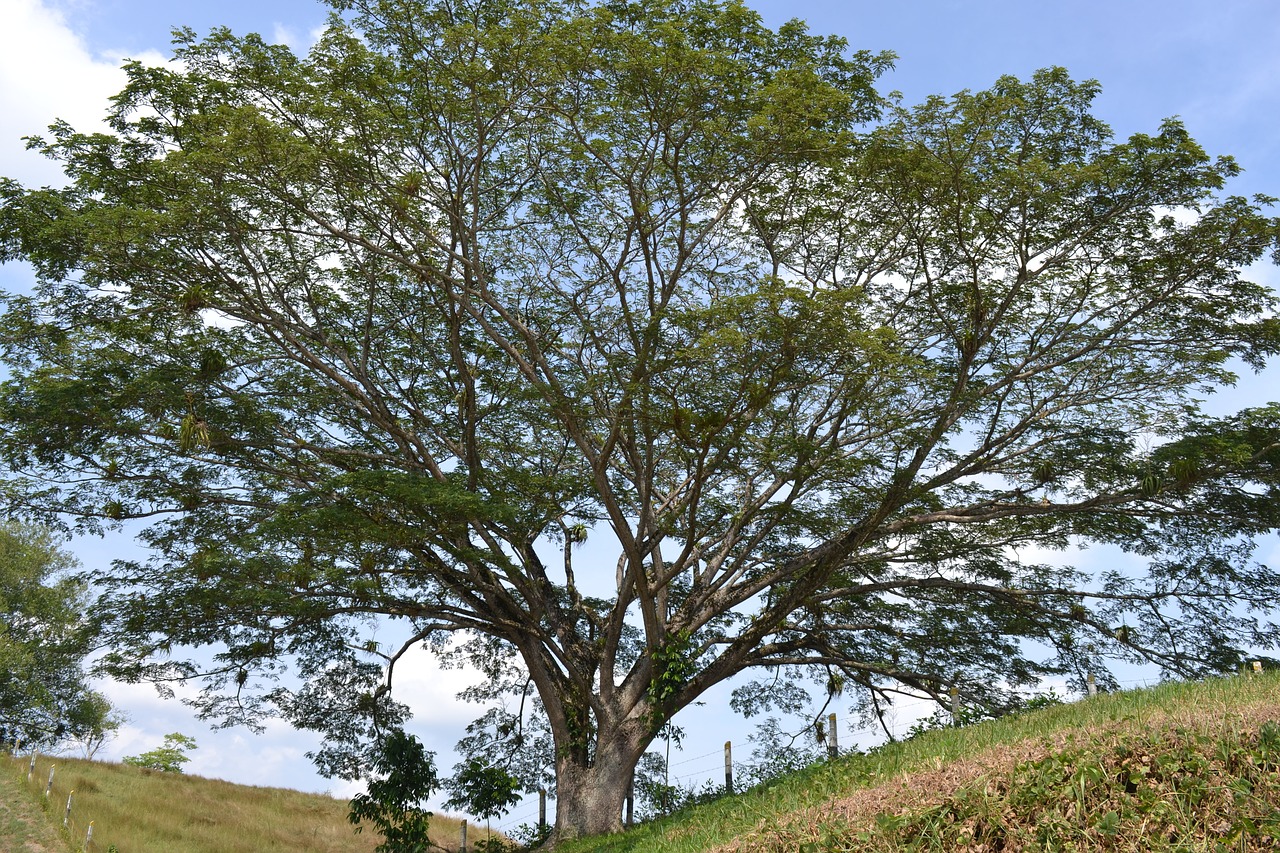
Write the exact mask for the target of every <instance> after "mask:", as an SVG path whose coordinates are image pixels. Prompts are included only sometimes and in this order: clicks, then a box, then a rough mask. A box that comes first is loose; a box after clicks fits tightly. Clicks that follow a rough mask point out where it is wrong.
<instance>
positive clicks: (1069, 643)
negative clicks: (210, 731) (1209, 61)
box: [0, 0, 1280, 837]
mask: <svg viewBox="0 0 1280 853" xmlns="http://www.w3.org/2000/svg"><path fill="white" fill-rule="evenodd" d="M335 5H336V7H337V10H338V12H340V13H342V14H341V16H335V17H334V18H333V19H332V20H331V22H330V25H329V28H328V30H327V32H326V33H325V35H324V36H323V37H322V38H321V40H320V41H319V43H318V44H317V45H316V46H315V47H314V48H313V49H312V51H311V52H310V54H309V55H308V56H306V57H305V58H304V57H298V56H295V55H293V54H292V53H291V52H290V51H289V50H287V49H285V48H283V47H279V46H272V45H267V44H265V43H264V42H263V41H262V40H260V39H258V38H256V37H247V38H238V37H235V36H233V35H232V34H230V33H228V32H215V33H213V34H212V35H210V36H209V37H207V38H205V39H197V38H196V37H195V36H194V35H193V34H190V33H185V34H182V35H181V36H180V38H179V42H178V50H177V56H178V58H179V59H180V60H181V62H180V64H177V65H175V66H174V67H172V68H167V69H162V68H154V67H145V66H142V65H137V64H134V65H130V66H128V69H127V70H128V75H129V82H128V86H127V87H126V89H125V90H124V91H123V92H122V93H121V94H120V95H119V96H117V98H116V99H115V102H114V107H113V111H112V114H111V127H112V132H111V133H107V134H92V135H86V134H80V133H76V132H75V131H74V130H73V129H72V128H70V127H67V126H64V125H56V126H54V127H53V128H52V131H51V134H50V136H49V137H48V138H47V139H46V140H44V141H43V142H41V143H39V144H40V145H41V146H42V147H43V149H44V150H45V152H46V153H47V154H48V155H49V156H51V157H53V158H55V159H56V160H58V161H59V162H61V163H62V164H63V167H64V168H65V171H66V173H67V175H68V177H69V179H70V180H69V184H68V185H67V186H66V187H64V188H60V189H50V188H46V189H26V188H22V187H20V186H18V185H16V184H14V183H12V182H9V183H6V184H4V186H3V189H2V192H3V213H2V214H0V246H2V247H3V249H2V250H3V256H4V258H6V259H12V258H22V259H25V260H27V261H29V262H30V263H32V264H33V265H34V266H35V268H36V270H37V272H38V285H37V286H36V288H35V290H34V293H33V294H31V295H26V296H10V297H8V299H7V313H6V314H5V316H4V318H3V324H2V327H0V346H2V347H3V353H4V356H5V361H6V363H7V365H8V369H9V371H10V378H9V379H8V381H7V382H6V383H5V384H4V386H3V391H2V393H0V420H2V421H3V425H4V427H3V433H2V435H0V451H2V452H3V460H4V462H5V463H6V464H7V465H8V466H9V468H10V469H11V471H13V472H14V474H13V476H12V477H11V478H10V480H9V483H8V485H7V487H6V492H5V494H6V495H7V496H8V499H9V501H10V503H11V504H12V505H13V506H14V507H15V509H22V510H25V511H30V512H34V513H37V514H43V515H44V517H45V518H46V519H47V520H50V521H52V520H55V519H56V518H59V517H60V518H65V519H71V520H73V521H75V522H76V523H79V524H80V525H82V526H87V527H90V528H92V527H95V526H97V525H101V526H104V527H110V526H111V525H112V524H114V523H115V522H117V521H120V520H127V519H135V520H141V521H142V522H145V524H146V526H145V532H144V533H143V534H142V537H143V540H144V541H145V542H146V543H147V544H148V545H150V546H151V548H152V549H153V555H154V556H153V557H151V558H150V559H149V560H145V561H139V562H136V563H120V564H117V565H116V566H115V567H114V568H113V569H112V570H110V571H109V572H107V573H105V575H104V576H103V577H101V578H99V581H100V582H101V583H102V584H104V585H105V587H106V588H107V589H109V590H110V591H111V592H112V596H111V598H110V602H111V605H110V606H111V608H112V612H113V614H114V621H113V623H112V624H113V625H114V630H115V631H116V632H117V654H116V655H115V657H114V658H113V659H112V661H111V662H112V663H113V665H114V666H115V668H116V670H117V672H119V673H121V674H124V675H131V676H133V677H146V676H149V677H154V678H160V679H162V678H176V677H188V676H191V677H194V676H199V677H202V678H204V679H205V681H206V683H207V687H208V692H207V694H206V705H205V709H206V710H207V711H208V712H209V713H211V714H216V715H219V716H220V717H223V718H225V719H227V720H229V721H252V720H253V719H254V718H255V717H256V716H258V715H260V714H264V713H280V714H283V715H285V716H286V717H288V718H289V719H291V720H292V721H293V722H294V723H295V724H297V725H300V726H307V727H313V728H317V729H320V730H322V731H325V732H326V733H327V734H328V735H329V737H330V738H331V741H330V746H329V747H327V748H326V749H325V750H323V751H322V752H321V754H320V755H319V756H318V757H319V758H320V759H321V762H322V764H324V765H325V766H326V768H327V769H329V770H330V771H332V772H342V773H355V772H358V770H359V753H358V752H353V751H349V750H346V749H344V748H343V747H344V745H346V744H361V743H364V742H365V741H367V739H368V737H369V736H370V735H371V734H372V733H373V732H375V731H376V730H378V729H379V728H380V727H393V726H394V725H396V724H397V723H398V722H399V721H400V720H401V719H402V718H403V715H404V714H405V713H407V710H406V709H404V708H403V707H401V706H399V705H396V704H395V703H393V702H392V701H391V698H390V697H391V694H390V687H391V685H392V675H393V671H394V666H395V664H396V662H397V661H398V660H399V659H400V657H401V655H402V654H403V653H404V651H405V650H406V649H407V648H410V647H412V646H414V645H417V644H427V645H428V646H429V647H431V648H435V649H439V650H443V649H444V648H445V647H446V646H447V645H448V642H447V641H448V637H450V636H451V635H453V634H455V633H456V632H463V636H468V637H472V638H479V639H478V640H476V641H475V642H474V643H473V646H472V649H473V650H475V649H479V651H477V652H476V654H477V655H478V657H479V659H481V660H490V661H493V660H502V659H504V658H507V657H510V658H512V659H516V660H518V661H519V669H520V677H521V678H522V679H527V681H528V683H529V684H530V685H532V689H533V690H534V691H536V694H537V697H538V699H539V700H540V702H541V705H542V707H543V708H544V709H545V712H546V715H547V724H548V727H549V729H550V731H551V733H552V739H553V741H554V761H555V764H556V767H555V772H556V777H557V788H558V796H559V804H558V809H557V818H556V819H557V830H556V831H557V833H558V834H559V836H560V837H564V836H567V835H572V834H577V833H584V832H598V831H603V830H610V829H614V828H617V826H618V824H619V816H620V806H621V803H622V799H623V797H624V794H625V791H626V788H627V784H628V781H629V779H630V776H631V774H632V771H633V768H634V767H635V765H636V762H637V760H638V759H639V757H640V756H641V755H642V753H643V752H644V751H645V749H646V747H647V746H648V745H649V743H650V742H651V741H652V739H653V738H654V737H655V733H657V732H658V731H659V730H660V729H661V728H662V727H663V726H664V724H666V723H667V722H668V721H669V720H670V719H671V717H672V716H673V715H674V714H675V713H676V712H677V711H679V710H680V709H682V708H684V707H686V706H688V705H689V704H690V703H692V702H693V701H694V700H695V699H697V698H698V697H699V696H700V695H702V694H703V693H704V692H705V691H706V690H707V689H708V688H709V687H711V686H713V685H715V684H718V683H721V682H723V681H725V680H726V679H729V678H731V677H733V676H737V675H739V674H741V673H743V672H744V671H747V670H759V669H761V668H773V669H774V670H775V671H778V672H792V671H800V672H811V673H817V674H818V675H819V677H820V678H821V679H822V680H823V681H824V683H828V684H829V685H830V688H831V689H832V690H835V689H837V688H840V687H844V688H845V689H854V688H857V689H859V690H861V691H863V692H864V694H865V695H868V696H873V697H874V696H886V695H890V694H891V693H892V691H894V690H898V689H904V688H909V689H913V690H916V691H922V692H924V693H927V694H930V695H943V694H945V693H946V691H947V690H949V688H950V687H952V686H957V687H959V688H960V689H962V691H963V692H964V694H965V696H966V699H967V700H969V701H973V702H980V703H984V704H986V705H988V706H991V707H993V708H999V707H1003V706H1005V705H1007V704H1008V703H1009V702H1010V701H1011V700H1010V697H1011V695H1012V694H1013V692H1014V691H1016V690H1017V689H1018V688H1020V687H1024V686H1026V685H1027V684H1029V683H1033V682H1034V681H1035V679H1037V678H1038V677H1040V676H1042V675H1043V674H1046V673H1064V672H1065V673H1068V674H1070V675H1072V676H1081V675H1082V674H1083V673H1084V672H1085V671H1087V670H1093V671H1095V672H1104V671H1105V670H1104V666H1103V664H1104V661H1103V658H1104V657H1106V656H1108V655H1119V656H1121V657H1132V658H1138V659H1143V660H1149V661H1154V662H1156V663H1158V664H1160V665H1161V666H1162V667H1164V668H1165V669H1166V670H1167V671H1169V672H1171V673H1179V674H1184V675H1187V674H1195V673H1200V672H1205V671H1209V670H1214V669H1220V668H1222V667H1224V666H1229V665H1230V664H1231V663H1232V662H1233V661H1234V660H1237V659H1238V655H1239V650H1240V649H1241V648H1244V647H1248V646H1269V645H1272V644H1274V643H1275V641H1276V639H1277V632H1276V628H1275V626H1274V625H1273V624H1271V623H1270V622H1269V621H1267V620H1268V619H1269V613H1270V608H1271V596H1272V595H1273V594H1274V591H1275V589H1276V586H1277V577H1276V574H1275V573H1274V572H1273V571H1272V570H1271V569H1270V568H1269V567H1267V566H1265V565H1260V564H1258V563H1257V562H1256V561H1254V559H1253V557H1252V544H1253V541H1254V539H1255V538H1256V537H1257V536H1259V535H1262V534H1265V533H1267V532H1269V531H1271V530H1274V529H1275V528H1276V526H1277V523H1278V522H1280V518H1278V504H1277V501H1276V493H1275V487H1276V473H1277V465H1278V464H1280V450H1278V449H1277V441H1280V410H1278V409H1277V408H1276V407H1271V408H1262V409H1254V410H1250V411H1244V412H1240V413H1238V414H1235V415H1233V416H1230V417H1223V418H1219V419H1216V420H1215V419H1212V418H1209V417H1208V416H1206V415H1205V414H1204V413H1203V411H1202V409H1201V405H1200V403H1199V401H1198V398H1199V397H1200V396H1202V395H1203V394H1204V393H1206V392H1208V391H1209V390H1212V389H1213V388H1216V387H1220V386H1222V385H1225V384H1230V383H1231V382H1233V381H1234V378H1235V377H1234V375H1233V373H1232V371H1233V370H1235V369H1239V368H1240V367H1242V366H1247V367H1251V368H1252V367H1257V366H1259V365H1261V364H1262V363H1263V362H1264V360H1265V358H1266V357H1267V356H1269V355H1270V354H1272V353H1273V352H1274V351H1275V350H1276V347H1277V345H1278V343H1280V334H1278V332H1277V324H1276V322H1275V321H1274V320H1272V319H1266V318H1267V317H1268V315H1269V312H1270V311H1272V310H1273V308H1274V300H1273V297H1272V295H1271V294H1270V293H1269V292H1268V291H1267V290H1266V289H1265V288H1263V287H1260V286H1258V285H1255V284H1252V283H1250V282H1248V281H1246V280H1243V279H1242V278H1241V275H1240V273H1239V270H1240V269H1241V268H1242V267H1244V266H1246V265H1248V264H1250V263H1252V262H1254V261H1256V260H1257V259H1259V258H1260V257H1261V256H1263V255H1264V254H1265V253H1266V252H1267V251H1269V250H1270V249H1272V248H1273V247H1274V246H1275V244H1276V239H1277V224H1276V221H1275V220H1273V219H1271V218H1268V217H1267V216H1266V215H1264V213H1263V212H1262V211H1261V209H1260V207H1259V205H1262V204H1264V203H1265V200H1256V201H1254V202H1250V201H1248V200H1245V199H1241V198H1234V197H1226V196H1223V195H1222V194H1221V190H1222V188H1223V186H1224V183H1225V181H1226V180H1227V179H1228V178H1230V177H1231V176H1232V174H1233V173H1234V172H1235V171H1236V166H1235V165H1234V164H1233V163H1232V162H1231V161H1230V160H1229V159H1220V160H1212V159H1210V158H1209V157H1207V156H1206V154H1205V153H1204V152H1203V151H1202V150H1201V148H1200V147H1199V146H1197V145H1196V143H1195V142H1194V141H1193V140H1192V139H1191V138H1190V137H1189V136H1188V134H1187V132H1186V131H1185V130H1184V128H1183V127H1182V126H1181V125H1180V124H1178V123H1177V122H1175V121H1170V122H1167V123H1166V124H1164V125H1163V126H1162V127H1160V128H1159V129H1158V130H1156V132H1154V134H1151V135H1138V136H1134V137H1133V138H1131V139H1129V140H1128V141H1126V142H1116V141H1114V140H1113V139H1112V137H1111V134H1110V132H1109V130H1108V128H1107V127H1106V125H1105V124H1103V123H1102V122H1101V121H1099V120H1098V119H1096V118H1095V117H1094V116H1093V115H1092V114H1091V112H1090V105H1091V101H1092V99H1093V97H1094V96H1095V95H1096V93H1097V86H1096V85H1095V84H1093V83H1077V82H1073V81H1072V80H1071V79H1070V78H1069V77H1068V76H1067V74H1066V73H1065V72H1063V71H1061V70H1050V71H1045V72H1042V73H1039V74H1037V75H1036V76H1035V77H1034V78H1033V79H1031V80H1030V81H1019V80H1015V79H1001V80H1000V81H999V82H998V83H997V84H996V85H995V87H994V88H993V89H991V90H990V91H986V92H979V93H961V94H959V95H957V96H955V97H954V98H950V99H943V98H938V99H934V100H930V101H929V102H927V103H925V104H924V105H923V106H921V107H919V108H917V109H913V110H907V109H900V108H898V107H896V106H894V105H892V104H886V103H884V102H882V101H881V99H880V98H879V97H878V96H877V95H876V94H875V93H874V91H873V89H872V84H873V82H874V80H875V78H876V77H877V75H878V74H879V73H880V72H881V71H882V70H883V69H884V68H885V67H886V65H887V62H888V58H887V57H886V56H874V55H870V54H865V53H850V52H849V51H848V49H847V46H846V45H845V44H844V43H843V42H842V41H841V40H839V39H835V38H823V37H816V36H813V35H810V34H809V33H808V32H807V31H806V30H805V28H804V27H803V26H802V25H800V24H798V23H790V24H787V25H784V26H783V27H781V28H780V29H778V30H776V31H775V30H771V29H769V28H766V27H764V26H763V25H762V24H761V22H760V19H759V18H758V17H757V16H756V15H755V14H754V13H752V12H750V11H749V10H747V9H746V8H744V7H743V6H741V5H738V4H736V3H732V2H727V3H726V2H719V1H718V0H654V2H644V3H632V2H625V0H608V2H599V3H580V2H563V3H562V2H557V0H398V2H391V0H386V2H382V0H355V2H336V3H335ZM586 537H591V538H592V540H593V541H592V543H591V544H590V545H589V546H588V548H587V549H585V550H582V551H576V550H575V549H576V548H577V546H578V545H579V544H580V543H581V542H582V541H583V539H584V538H586ZM606 543H609V544H612V545H613V547H614V552H613V553H611V554H610V555H609V556H608V558H607V559H606V560H604V561H599V560H592V561H591V562H590V563H584V562H582V560H581V559H580V560H579V562H576V563H575V562H574V557H575V555H582V554H586V553H591V554H599V553H600V552H601V550H602V549H603V548H604V547H605V545H606ZM1088 543H1110V544H1114V545H1118V546H1120V547H1121V548H1123V549H1125V550H1127V551H1129V552H1131V553H1132V554H1135V555H1137V556H1138V557H1140V558H1141V560H1142V563H1141V564H1142V565H1146V566H1147V568H1146V569H1143V570H1132V571H1114V572H1109V573H1106V574H1102V575H1092V574H1089V573H1086V572H1083V571H1081V570H1078V569H1074V568H1063V567H1061V565H1060V563H1061V562H1064V561H1053V563H1054V564H1044V563H1041V562H1038V561H1036V560H1033V559H1031V558H1030V557H1029V556H1028V555H1029V554H1030V555H1034V554H1036V553H1039V552H1040V550H1041V549H1045V548H1051V549H1052V548H1065V547H1068V546H1076V545H1081V544H1088ZM386 619H391V620H395V621H396V622H397V623H398V624H401V625H403V626H405V629H404V633H405V636H404V638H403V639H404V641H403V643H397V644H395V645H394V646H388V645H386V643H385V637H386V634H387V630H386V628H385V627H383V628H381V629H380V630H381V631H382V633H381V634H380V635H379V636H380V637H381V638H382V640H383V644H382V645H379V643H378V642H375V641H374V638H373V636H374V635H373V633H372V631H373V630H374V628H375V627H377V626H379V625H382V624H383V620H386ZM201 645H213V646H214V647H215V648H216V649H217V657H216V663H215V665H214V666H212V667H207V666H206V667H200V666H197V664H195V663H192V662H190V661H185V660H183V659H182V658H181V656H178V657H172V658H171V657H166V653H170V652H176V651H178V650H181V649H182V648H184V647H191V646H201ZM280 675H287V676H288V678H285V679H284V680H277V677H278V676H280ZM751 692H752V688H751V686H750V685H748V686H747V687H745V688H744V692H743V693H742V694H741V695H742V697H743V701H744V702H748V703H749V702H750V701H751V700H752V696H751ZM756 698H757V699H760V700H762V701H765V700H768V699H769V698H770V697H769V695H768V694H765V693H763V692H762V694H761V695H759V696H757V697H756Z"/></svg>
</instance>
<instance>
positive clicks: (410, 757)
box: [347, 730, 438, 853]
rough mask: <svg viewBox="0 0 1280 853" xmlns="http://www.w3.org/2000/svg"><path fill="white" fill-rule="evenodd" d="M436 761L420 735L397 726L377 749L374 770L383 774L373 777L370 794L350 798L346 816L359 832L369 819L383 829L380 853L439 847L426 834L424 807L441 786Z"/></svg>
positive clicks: (407, 852) (410, 852)
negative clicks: (349, 809) (377, 777)
mask: <svg viewBox="0 0 1280 853" xmlns="http://www.w3.org/2000/svg"><path fill="white" fill-rule="evenodd" d="M434 759H435V754H434V753H431V752H427V750H426V749H425V748H424V747H423V746H422V743H421V742H420V741H419V740H418V739H417V738H415V737H414V736H413V735H410V734H406V733H405V732H403V731H398V730H397V731H393V732H391V733H390V734H388V735H386V737H384V738H383V740H382V742H381V743H380V744H379V747H378V749H377V750H375V752H374V756H373V769H374V772H375V773H377V774H382V775H383V778H380V779H371V780H370V781H369V792H368V793H367V794H357V795H356V796H355V798H354V799H352V800H351V811H350V812H349V813H348V815H347V819H348V820H350V821H351V822H352V823H354V824H355V825H356V832H360V831H361V830H362V829H363V828H364V827H362V826H361V825H360V823H361V821H367V822H368V823H371V824H373V825H374V826H375V827H376V828H377V830H378V831H379V832H381V833H382V837H383V838H384V839H385V842H384V843H383V844H379V845H378V847H377V850H378V853H420V851H425V850H429V849H430V848H431V847H433V846H434V845H433V844H432V843H431V840H430V839H429V838H428V837H427V830H428V829H429V827H430V822H431V812H429V811H426V810H425V809H423V808H422V807H421V804H422V803H423V802H424V801H425V800H426V799H427V798H428V797H430V796H431V794H432V792H433V791H435V789H436V786H437V784H438V782H437V779H436V767H435V760H434Z"/></svg>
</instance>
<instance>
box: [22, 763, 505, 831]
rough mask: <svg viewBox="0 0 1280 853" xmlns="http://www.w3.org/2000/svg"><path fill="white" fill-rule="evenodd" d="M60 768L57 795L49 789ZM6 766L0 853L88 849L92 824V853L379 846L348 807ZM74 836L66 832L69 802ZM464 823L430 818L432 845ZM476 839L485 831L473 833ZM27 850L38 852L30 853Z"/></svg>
mask: <svg viewBox="0 0 1280 853" xmlns="http://www.w3.org/2000/svg"><path fill="white" fill-rule="evenodd" d="M50 765H55V766H56V769H55V772H54V784H53V791H52V792H51V794H50V796H49V799H48V801H47V803H46V802H45V801H44V796H43V794H44V788H45V785H46V783H47V782H48V779H49V767H50ZM28 766H29V758H28V757H27V756H19V757H18V758H16V759H12V758H7V757H6V759H5V762H4V764H3V766H2V767H0V809H3V810H2V811H0V850H4V851H15V853H17V851H24V853H26V851H30V853H37V851H38V853H68V851H79V850H81V849H82V845H83V843H84V839H85V834H86V832H87V829H88V824H89V822H90V821H93V824H94V826H93V843H92V846H91V850H90V853H106V851H107V850H108V849H109V847H110V845H115V846H116V848H118V850H119V851H120V853H264V852H265V851H295V853H303V851H306V853H361V851H372V850H373V849H374V847H376V846H377V845H378V842H379V841H380V840H381V839H380V836H379V835H378V834H377V833H376V832H375V831H373V830H372V829H367V830H366V831H364V832H362V833H360V834H358V835H357V834H355V832H354V827H352V826H351V824H350V823H348V822H347V806H348V804H347V802H346V801H345V800H336V799H334V798H332V797H327V796H324V795H321V794H304V793H301V792H299V791H290V790H287V789H283V788H258V787H251V786H247V785H234V784H232V783H230V782H223V781H221V780H217V779H205V778H202V777H200V776H191V775H187V774H172V773H157V772H155V771H151V770H143V769H140V768H137V767H130V766H127V765H123V764H107V763H103V762H97V761H82V760H77V759H70V758H63V757H49V756H38V757H37V760H36V772H35V773H34V774H33V776H32V779H31V781H30V782H29V783H28V782H27V769H28ZM71 791H75V795H74V797H73V798H72V810H71V820H70V821H69V828H68V830H66V831H65V832H64V831H61V829H60V828H61V827H62V820H63V816H64V814H65V808H66V802H67V795H68V793H70V792H71ZM459 823H460V821H458V820H456V819H453V818H449V817H443V816H437V817H435V818H432V821H431V829H432V836H433V840H434V841H435V842H436V843H437V844H440V845H442V846H443V847H444V848H445V849H447V850H454V849H456V848H457V845H458V841H459ZM469 832H470V839H469V840H470V841H471V842H472V845H474V842H475V840H477V839H478V838H483V836H484V828H483V827H475V826H472V827H469ZM23 845H30V846H29V847H24V846H23Z"/></svg>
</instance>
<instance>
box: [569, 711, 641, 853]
mask: <svg viewBox="0 0 1280 853" xmlns="http://www.w3.org/2000/svg"><path fill="white" fill-rule="evenodd" d="M635 741H636V738H634V737H632V736H628V735H627V734H625V733H622V732H618V731H616V730H615V731H614V732H610V733H608V735H606V736H603V737H601V738H600V739H599V740H598V741H597V746H596V752H595V755H594V756H593V758H592V760H591V761H589V762H584V761H582V760H580V759H579V758H578V757H576V756H566V755H564V754H563V751H562V754H561V757H559V758H558V759H557V760H556V800H557V802H556V826H555V831H554V832H553V833H552V836H551V839H550V844H551V846H552V847H554V846H555V845H556V844H557V843H558V842H561V841H567V840H569V839H571V838H582V837H584V836H589V835H603V834H607V833H613V832H621V831H622V805H623V803H624V801H625V800H626V797H627V789H628V787H629V786H630V784H631V778H632V775H633V774H634V773H635V767H636V762H637V761H638V760H639V757H640V754H641V753H642V752H643V751H644V744H640V743H638V742H635Z"/></svg>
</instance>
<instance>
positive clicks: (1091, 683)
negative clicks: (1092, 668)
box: [1084, 672, 1098, 696]
mask: <svg viewBox="0 0 1280 853" xmlns="http://www.w3.org/2000/svg"><path fill="white" fill-rule="evenodd" d="M1084 683H1085V686H1086V687H1087V688H1088V689H1089V695H1090V696H1097V695H1098V679H1096V678H1094V677H1093V673H1092V672H1091V673H1089V675H1088V677H1087V678H1085V680H1084Z"/></svg>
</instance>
